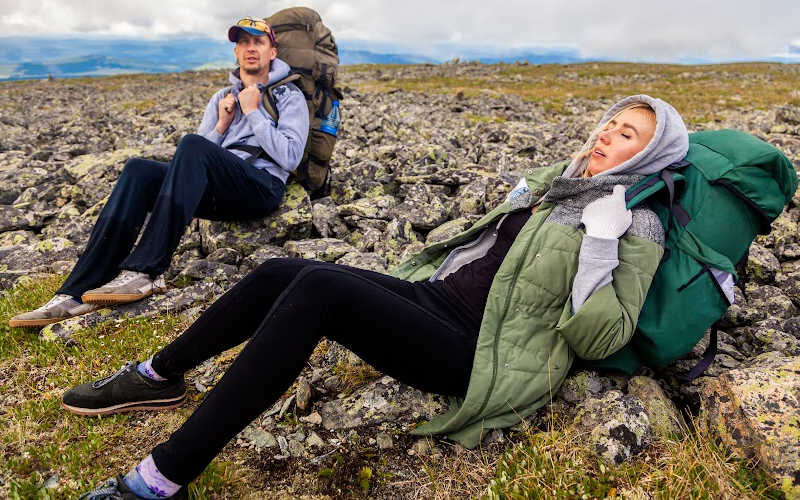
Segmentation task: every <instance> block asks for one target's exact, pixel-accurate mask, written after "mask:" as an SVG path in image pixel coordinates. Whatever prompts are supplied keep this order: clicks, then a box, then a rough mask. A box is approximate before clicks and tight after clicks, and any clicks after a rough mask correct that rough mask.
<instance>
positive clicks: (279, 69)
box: [228, 57, 292, 94]
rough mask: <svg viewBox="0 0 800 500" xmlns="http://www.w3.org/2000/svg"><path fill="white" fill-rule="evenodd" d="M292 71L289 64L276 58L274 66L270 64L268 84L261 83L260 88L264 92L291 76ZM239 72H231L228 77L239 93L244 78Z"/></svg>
mask: <svg viewBox="0 0 800 500" xmlns="http://www.w3.org/2000/svg"><path fill="white" fill-rule="evenodd" d="M291 69H292V68H290V67H289V65H288V64H286V63H285V62H283V61H281V60H280V59H278V58H277V57H276V58H275V59H273V60H272V64H270V67H269V80H268V81H267V83H263V84H262V83H259V84H258V88H259V89H261V90H263V89H264V88H266V87H269V86H270V85H272V84H273V83H275V82H277V81H280V80H283V79H284V78H286V77H287V76H289V71H291ZM239 71H240V70H239V68H236V69H234V70H233V71H231V74H230V75H228V80H229V81H230V82H231V84H233V87H234V88H235V89H236V90H237V91H238V90H242V78H241V75H240V74H239ZM236 94H238V92H236Z"/></svg>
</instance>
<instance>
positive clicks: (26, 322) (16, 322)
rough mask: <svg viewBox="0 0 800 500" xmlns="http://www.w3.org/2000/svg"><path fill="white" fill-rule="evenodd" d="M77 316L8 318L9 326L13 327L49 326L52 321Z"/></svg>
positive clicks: (55, 321) (56, 321)
mask: <svg viewBox="0 0 800 500" xmlns="http://www.w3.org/2000/svg"><path fill="white" fill-rule="evenodd" d="M74 317H75V316H64V317H63V318H46V319H14V318H11V319H10V320H8V326H10V327H12V328H24V327H28V328H34V327H39V326H47V325H49V324H52V323H58V322H59V321H64V320H65V319H69V318H74Z"/></svg>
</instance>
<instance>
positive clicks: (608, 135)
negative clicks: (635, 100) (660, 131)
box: [586, 108, 656, 175]
mask: <svg viewBox="0 0 800 500" xmlns="http://www.w3.org/2000/svg"><path fill="white" fill-rule="evenodd" d="M655 130H656V119H655V115H654V114H653V112H652V111H651V110H649V109H646V108H633V109H628V110H626V111H624V112H623V113H621V114H620V115H619V116H617V117H616V118H614V119H613V120H611V121H610V122H608V125H606V128H604V129H603V130H601V131H600V133H599V134H598V135H597V142H595V144H594V149H592V154H591V155H589V164H588V165H587V167H586V170H587V171H588V172H589V174H591V175H597V174H599V173H600V172H605V171H606V170H608V169H610V168H614V167H616V166H618V165H621V164H623V163H624V162H626V161H628V160H630V159H631V158H633V155H635V154H636V153H638V152H639V151H641V150H642V149H644V147H645V146H647V144H648V143H649V142H650V139H652V138H653V133H655Z"/></svg>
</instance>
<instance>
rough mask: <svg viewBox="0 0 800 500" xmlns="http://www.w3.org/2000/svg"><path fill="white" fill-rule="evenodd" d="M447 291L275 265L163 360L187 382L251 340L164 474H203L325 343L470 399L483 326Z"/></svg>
mask: <svg viewBox="0 0 800 500" xmlns="http://www.w3.org/2000/svg"><path fill="white" fill-rule="evenodd" d="M469 317H470V315H469V314H468V312H467V311H464V310H463V309H461V308H460V307H459V306H458V305H456V304H454V303H451V301H449V300H448V299H447V297H446V296H445V295H444V292H443V291H442V290H441V288H440V287H439V286H438V285H433V284H430V283H411V282H408V281H404V280H401V279H397V278H394V277H391V276H387V275H384V274H380V273H375V272H372V271H365V270H362V269H356V268H352V267H347V266H340V265H335V264H326V263H321V262H314V261H307V260H300V259H272V260H269V261H267V262H265V263H264V264H262V265H261V266H260V267H258V268H257V269H256V270H254V271H253V272H251V273H250V274H248V275H247V276H246V277H245V278H244V279H243V280H242V281H241V282H239V283H238V284H237V285H236V286H234V287H233V288H232V289H231V290H229V291H228V292H227V293H226V294H225V295H223V296H222V297H221V298H220V299H219V300H217V301H216V302H215V303H214V304H213V305H212V306H211V307H210V308H209V309H208V310H207V311H206V312H205V313H204V314H203V315H202V316H200V318H198V319H197V321H195V323H194V324H193V325H192V326H190V327H189V328H188V329H187V330H186V331H185V332H184V333H183V334H182V335H181V336H180V337H178V338H177V339H176V340H175V341H174V342H172V343H171V344H169V345H168V346H166V347H165V348H164V349H162V350H161V351H160V352H158V353H157V354H156V355H155V356H154V357H153V368H154V369H155V370H156V371H157V372H158V373H159V374H161V375H162V376H166V377H175V376H180V375H181V374H183V373H184V372H186V371H187V370H189V369H190V368H192V367H195V366H197V365H198V364H200V363H201V362H203V361H204V360H206V359H208V358H209V357H211V356H214V355H216V354H219V353H221V352H222V351H224V350H226V349H229V348H231V347H234V346H236V345H238V344H240V343H241V342H243V341H244V340H247V339H248V338H250V342H249V343H248V344H247V346H245V348H244V349H243V350H242V352H241V353H240V354H239V356H238V357H237V359H236V361H235V362H234V363H233V365H232V366H231V367H230V369H229V370H228V371H227V373H226V374H225V375H224V376H223V377H222V379H221V380H220V381H219V382H218V383H217V385H216V386H215V387H214V389H213V390H211V391H210V392H209V393H208V394H207V395H206V397H205V399H204V400H203V402H202V404H201V405H200V406H199V407H198V408H197V410H195V412H194V413H193V414H192V415H191V416H190V417H189V418H188V419H187V420H186V422H184V424H183V425H182V426H181V427H180V428H179V429H178V430H177V431H175V433H173V434H172V436H171V437H170V438H169V440H168V441H166V442H165V443H161V444H159V445H158V446H156V448H155V449H154V450H153V459H154V460H155V463H156V465H157V466H158V468H159V470H160V471H161V473H162V474H164V476H166V477H167V478H168V479H170V480H172V481H173V482H175V483H178V484H187V483H189V482H190V481H191V480H192V479H194V478H195V477H197V476H198V475H199V474H200V473H201V472H202V471H203V469H205V467H206V465H208V464H209V463H210V462H211V460H212V459H213V458H214V457H215V456H216V455H217V453H219V451H220V450H221V449H222V447H223V446H225V444H226V443H227V442H228V441H230V440H231V439H232V438H233V437H234V436H235V435H236V434H237V433H239V432H240V431H241V430H242V429H244V428H245V427H246V426H247V424H249V423H250V422H251V421H252V420H253V419H255V418H256V417H258V415H260V414H261V413H262V412H264V411H265V410H266V409H267V408H269V407H270V406H271V405H273V404H274V403H275V401H277V399H278V398H279V397H280V396H281V395H282V394H283V393H284V392H285V391H286V390H287V389H288V388H289V386H290V385H291V384H292V383H293V382H294V380H295V379H296V378H297V377H298V375H299V374H300V371H301V370H302V369H303V366H304V364H305V363H306V362H307V361H308V359H309V357H310V356H311V353H312V351H313V350H314V347H315V346H316V345H317V343H318V342H319V341H320V339H322V338H323V337H327V338H328V339H331V340H335V341H336V342H338V343H340V344H342V345H343V346H345V347H347V348H348V349H350V350H351V351H353V352H354V353H356V354H357V355H358V356H360V357H361V358H362V359H364V360H365V361H366V362H367V363H369V364H371V365H372V366H374V367H375V368H376V369H378V370H380V371H381V372H383V373H385V374H387V375H390V376H392V377H394V378H396V379H398V380H400V381H402V382H404V383H406V384H409V385H412V386H414V387H416V388H418V389H420V390H423V391H427V392H434V393H438V394H445V395H452V396H463V395H464V394H466V390H467V385H468V383H469V375H470V372H471V370H472V359H473V356H474V354H475V344H476V340H477V336H478V331H479V328H480V324H479V322H478V321H476V320H474V319H472V320H470V319H469Z"/></svg>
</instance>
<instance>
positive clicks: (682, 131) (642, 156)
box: [562, 94, 689, 177]
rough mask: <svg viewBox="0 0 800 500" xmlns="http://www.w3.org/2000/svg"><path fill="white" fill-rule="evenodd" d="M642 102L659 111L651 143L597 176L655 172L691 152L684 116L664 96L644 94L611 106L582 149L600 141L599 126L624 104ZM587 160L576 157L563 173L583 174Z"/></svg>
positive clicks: (570, 175)
mask: <svg viewBox="0 0 800 500" xmlns="http://www.w3.org/2000/svg"><path fill="white" fill-rule="evenodd" d="M639 102H643V103H646V104H648V105H649V106H650V107H651V108H653V110H654V111H655V112H656V130H655V132H654V133H653V138H652V139H650V142H649V143H647V146H645V148H644V149H643V150H641V151H639V152H638V153H636V154H635V155H634V156H633V158H631V159H630V160H628V161H626V162H624V163H622V164H621V165H617V166H616V167H614V168H611V169H608V170H606V171H604V172H601V173H599V174H597V175H619V174H623V173H624V174H637V175H650V174H654V173H656V172H659V171H661V170H663V169H664V168H665V167H666V166H667V165H669V164H671V163H675V162H676V161H678V160H681V159H683V157H684V156H686V153H687V151H689V134H688V132H687V131H686V125H684V123H683V119H682V118H681V115H679V114H678V112H677V111H675V108H673V107H672V106H670V105H669V104H668V103H666V102H664V101H662V100H661V99H657V98H655V97H650V96H649V95H644V94H639V95H632V96H629V97H626V98H625V99H622V100H621V101H619V102H618V103H616V104H614V105H613V106H611V108H609V110H608V111H606V113H605V114H604V115H603V118H601V119H600V123H598V126H597V127H595V129H594V131H593V132H592V134H591V135H590V136H589V139H588V140H587V141H586V144H584V146H583V148H581V151H583V150H585V149H588V148H590V147H592V146H594V144H595V143H596V142H597V134H599V133H600V127H602V126H603V125H604V124H605V123H606V122H607V121H608V120H610V119H611V117H612V116H614V115H615V114H617V113H618V112H619V111H620V110H621V109H623V108H624V107H625V106H628V105H631V104H636V103H639ZM588 162H589V158H588V157H587V158H582V159H577V158H576V159H573V160H572V163H570V164H569V166H568V167H567V169H566V170H564V173H563V174H562V176H563V177H579V176H581V175H582V174H583V171H584V170H585V169H586V165H587V163H588Z"/></svg>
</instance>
